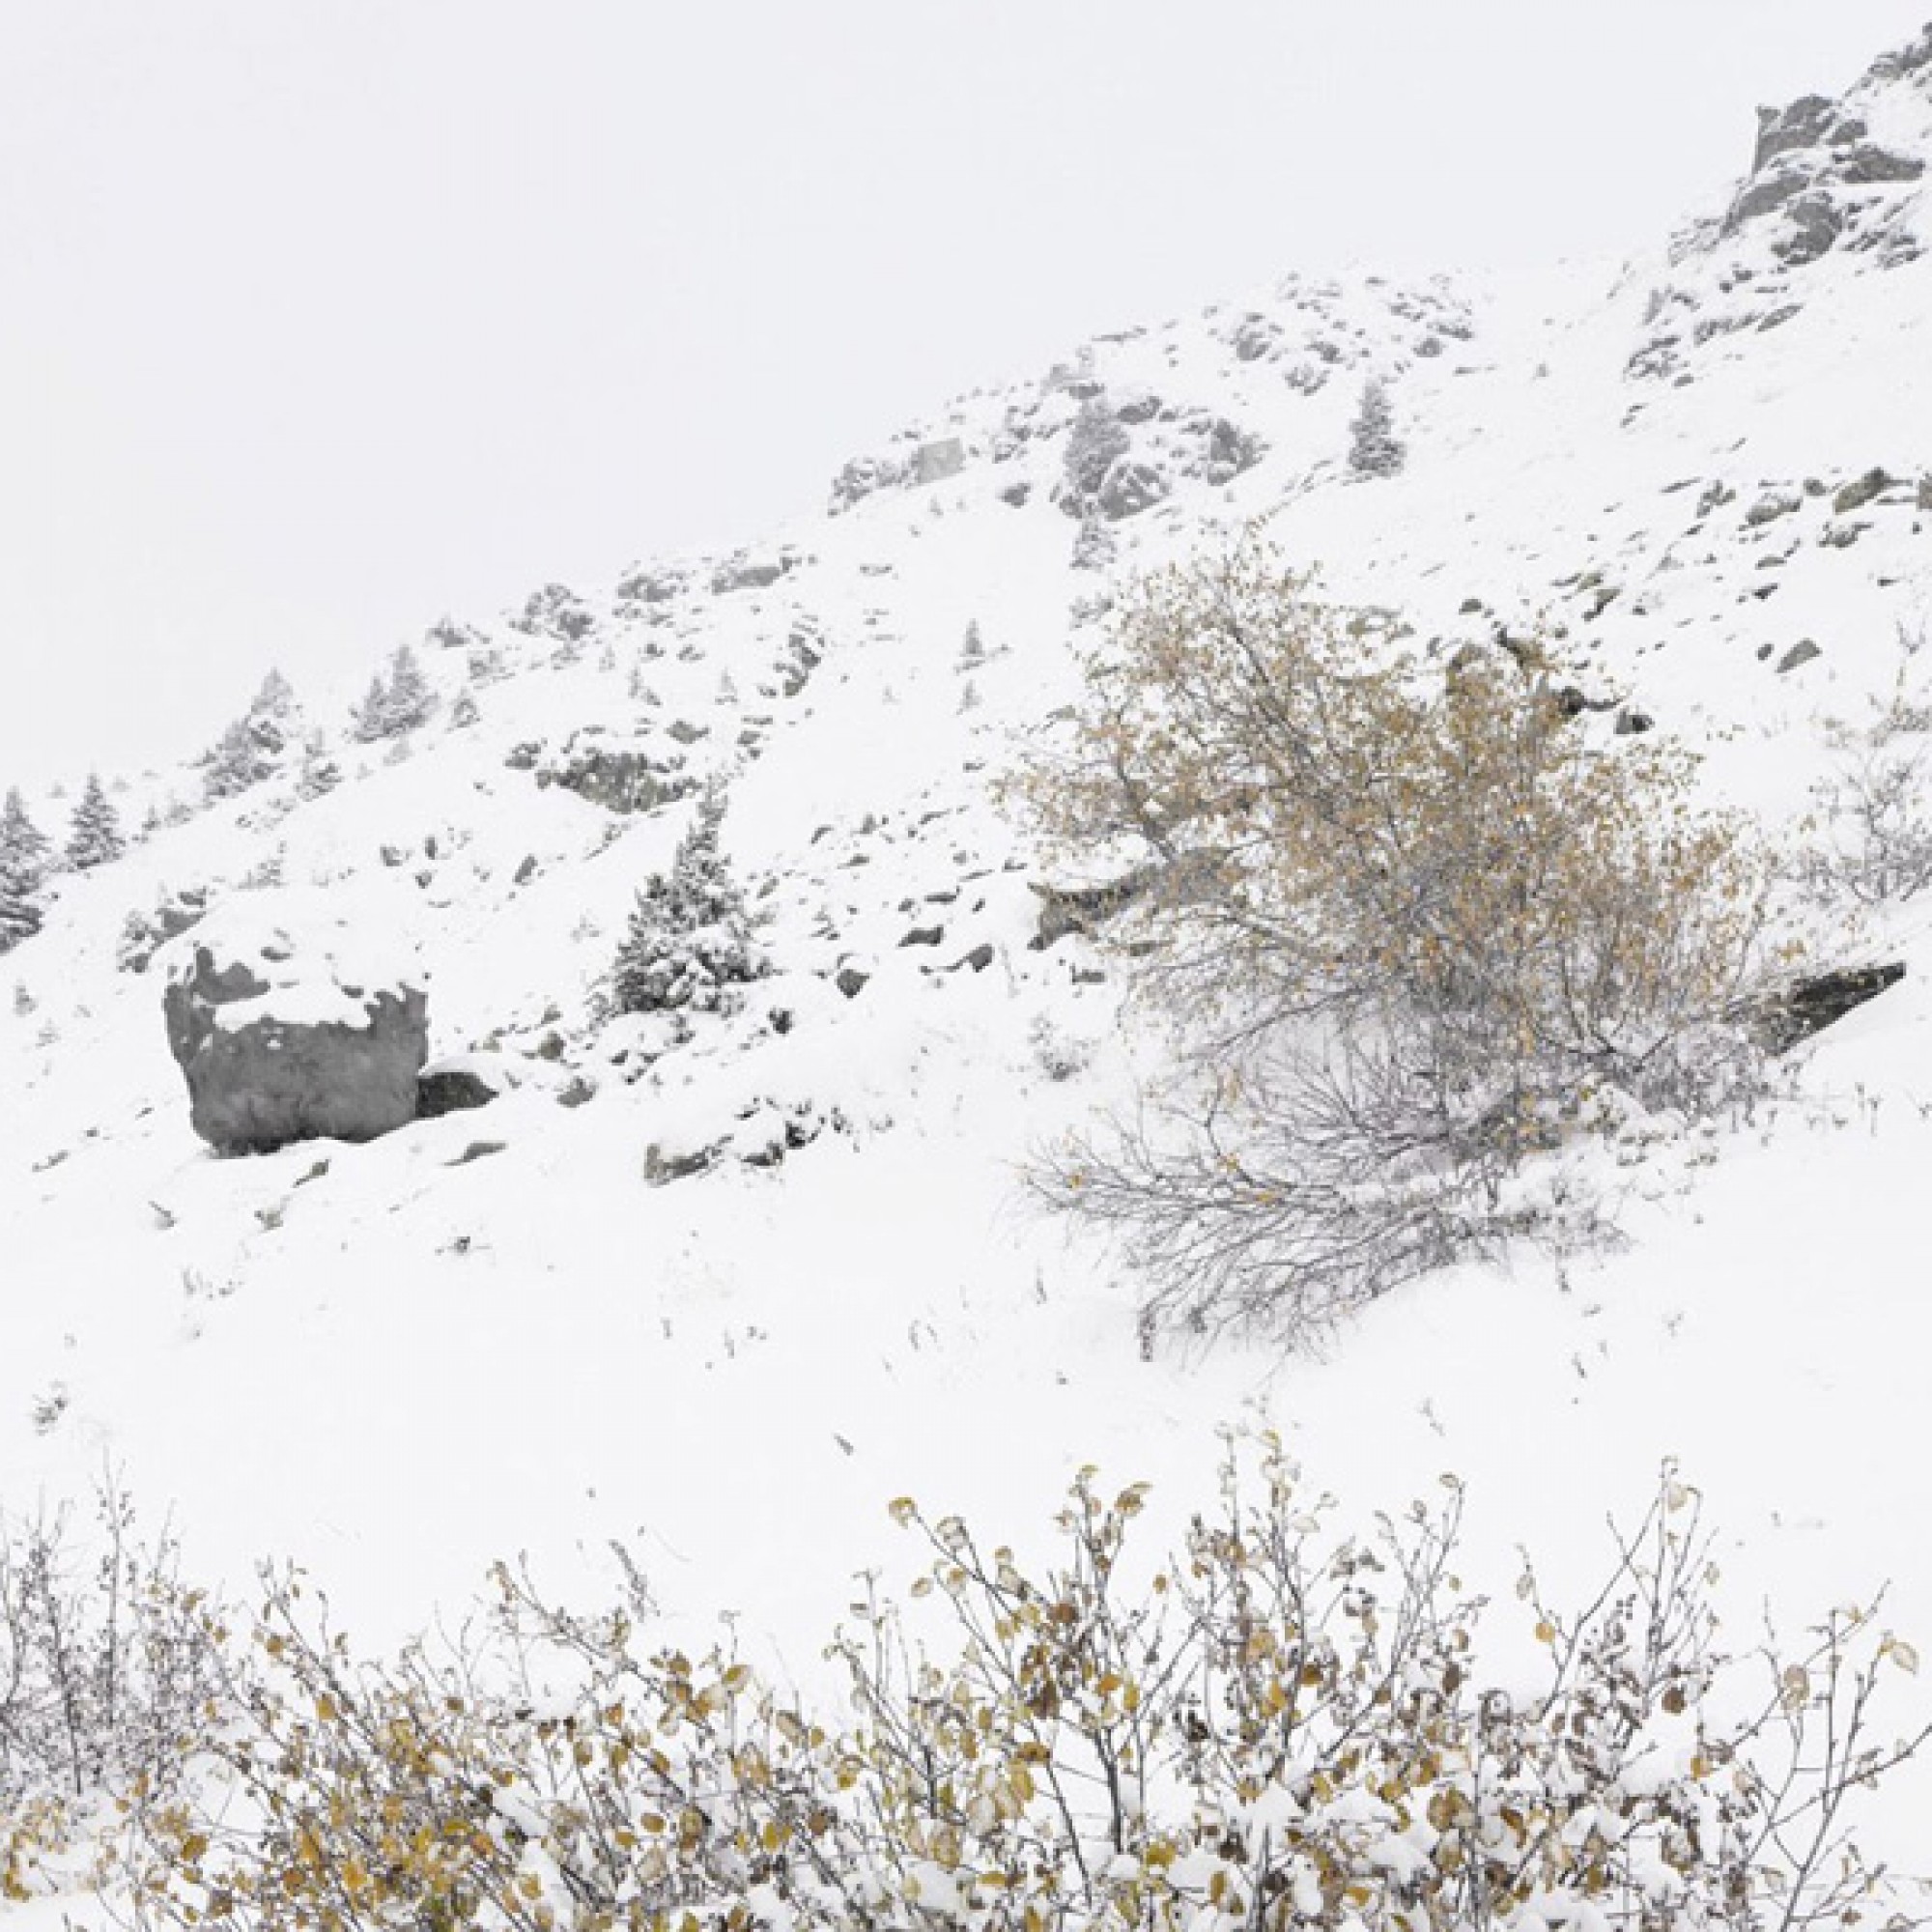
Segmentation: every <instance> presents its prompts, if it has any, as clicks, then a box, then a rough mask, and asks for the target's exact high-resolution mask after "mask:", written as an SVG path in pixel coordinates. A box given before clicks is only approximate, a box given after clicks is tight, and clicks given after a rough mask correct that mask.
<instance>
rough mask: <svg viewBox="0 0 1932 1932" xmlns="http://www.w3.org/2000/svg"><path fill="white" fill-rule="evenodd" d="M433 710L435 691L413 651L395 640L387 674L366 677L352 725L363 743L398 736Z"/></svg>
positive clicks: (427, 716) (371, 742)
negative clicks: (367, 683)
mask: <svg viewBox="0 0 1932 1932" xmlns="http://www.w3.org/2000/svg"><path fill="white" fill-rule="evenodd" d="M435 710H436V693H435V691H434V690H433V689H432V688H431V686H430V681H429V679H428V678H427V677H426V676H425V675H424V674H423V668H422V666H421V665H420V664H419V663H418V662H417V660H416V654H415V652H414V651H412V650H411V648H410V647H409V645H408V644H398V645H397V646H396V650H395V655H394V656H393V657H391V658H390V660H389V674H388V676H387V677H384V676H383V675H382V674H381V673H380V672H379V673H378V674H377V675H376V676H375V677H373V678H371V679H370V681H369V689H368V690H367V691H366V692H365V693H364V694H363V696H362V702H361V703H360V704H358V705H357V706H356V707H355V716H354V718H353V719H352V721H351V728H352V729H353V730H354V731H355V736H356V737H357V738H359V739H360V740H361V741H362V742H363V743H364V744H365V745H368V744H374V743H375V742H376V741H377V740H378V739H380V738H400V737H401V736H402V735H403V734H404V733H405V732H407V731H413V730H414V729H415V728H416V726H417V725H422V724H425V723H427V722H428V720H429V719H430V717H431V716H432V715H433V714H434V712H435Z"/></svg>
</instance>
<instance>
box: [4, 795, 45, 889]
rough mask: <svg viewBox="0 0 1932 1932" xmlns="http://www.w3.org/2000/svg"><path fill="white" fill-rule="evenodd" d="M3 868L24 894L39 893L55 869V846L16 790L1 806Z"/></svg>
mask: <svg viewBox="0 0 1932 1932" xmlns="http://www.w3.org/2000/svg"><path fill="white" fill-rule="evenodd" d="M0 868H4V869H5V870H6V871H7V872H9V873H10V874H11V876H12V877H13V878H14V882H15V884H16V885H17V886H18V887H19V889H20V890H21V891H22V892H25V893H29V894H32V893H37V892H39V891H40V889H41V887H42V886H43V884H44V883H45V882H46V876H47V874H48V872H50V871H51V870H52V869H53V844H52V841H51V840H49V838H47V835H46V834H45V833H44V832H43V831H42V830H41V828H40V827H39V826H38V825H36V824H35V823H34V821H33V820H32V818H30V817H29V816H28V815H27V806H26V801H25V800H24V799H22V798H21V796H20V793H19V788H18V787H17V786H15V787H14V789H12V790H10V791H9V792H8V794H7V803H6V804H5V805H4V806H0Z"/></svg>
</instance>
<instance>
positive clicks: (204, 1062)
mask: <svg viewBox="0 0 1932 1932" xmlns="http://www.w3.org/2000/svg"><path fill="white" fill-rule="evenodd" d="M248 896H249V898H250V899H253V898H256V897H258V896H259V897H264V898H266V897H267V896H268V895H248ZM352 937H353V936H352V935H348V934H346V933H345V932H344V931H343V930H342V929H341V927H340V925H339V923H338V924H337V925H336V927H335V928H334V929H331V928H330V926H329V925H328V923H327V922H326V921H325V920H322V919H319V918H318V917H317V915H316V914H315V912H314V910H313V909H312V908H311V910H310V912H309V914H308V916H307V917H306V918H305V919H301V920H297V919H293V918H292V919H290V920H289V921H288V922H287V923H286V924H282V923H277V922H276V921H275V919H274V918H273V916H272V911H271V909H270V908H266V907H262V906H257V905H252V904H250V905H247V906H246V907H245V908H244V913H243V914H242V915H241V916H236V915H235V912H234V902H232V901H231V903H230V905H229V906H225V907H223V908H221V909H220V910H219V911H218V912H217V913H216V914H213V915H211V917H210V918H209V920H207V921H206V922H204V923H203V926H202V928H201V934H200V937H199V938H198V940H197V943H196V945H195V946H194V948H193V950H192V952H191V953H190V954H189V956H187V957H186V958H185V959H184V960H182V961H181V962H180V963H178V964H177V966H176V968H175V969H174V971H173V972H172V973H171V974H170V976H169V982H168V986H167V990H166V992H165V994H164V996H163V1000H162V1010H163V1015H164V1017H165V1020H166V1023H167V1035H168V1045H169V1047H170V1049H171V1050H172V1051H173V1053H174V1057H175V1060H176V1063H177V1064H178V1065H180V1067H181V1069H182V1072H183V1075H184V1076H185V1079H186V1081H187V1089H188V1098H189V1103H190V1118H191V1119H192V1121H193V1123H194V1129H195V1131H196V1132H197V1133H198V1134H199V1135H200V1136H201V1137H202V1139H204V1140H205V1141H207V1142H208V1143H209V1144H210V1146H212V1147H213V1148H214V1149H215V1150H216V1151H218V1152H221V1153H265V1152H269V1151H272V1150H273V1149H276V1148H279V1147H285V1146H287V1145H288V1144H289V1143H290V1142H292V1141H299V1140H313V1139H318V1138H327V1139H333V1140H346V1141H367V1140H374V1139H376V1138H377V1137H378V1136H379V1135H382V1134H386V1133H390V1132H393V1131H394V1129H396V1128H397V1127H400V1126H404V1125H406V1124H407V1123H408V1122H411V1121H412V1120H413V1119H414V1118H415V1115H416V1077H417V1075H418V1074H419V1073H420V1072H421V1070H422V1066H423V1063H424V1061H425V1060H426V1059H427V1058H428V1050H429V1049H428V1042H429V1025H428V1005H429V1003H428V1000H427V998H426V996H425V995H424V993H423V992H422V991H421V989H420V988H419V987H415V986H412V985H409V984H407V983H405V982H404V981H403V980H400V979H395V980H390V981H389V982H388V983H376V982H375V981H374V980H373V979H365V978H363V977H362V976H361V975H360V973H359V971H358V970H357V969H355V968H353V967H350V966H348V965H347V964H346V963H345V962H346V959H347V957H348V949H347V946H346V945H345V943H344V942H345V941H347V940H348V939H350V938H352ZM352 975H354V977H352Z"/></svg>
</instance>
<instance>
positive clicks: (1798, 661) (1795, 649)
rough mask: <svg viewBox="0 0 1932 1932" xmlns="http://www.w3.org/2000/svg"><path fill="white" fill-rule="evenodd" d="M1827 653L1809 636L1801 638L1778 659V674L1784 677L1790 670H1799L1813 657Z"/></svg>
mask: <svg viewBox="0 0 1932 1932" xmlns="http://www.w3.org/2000/svg"><path fill="white" fill-rule="evenodd" d="M1824 655H1825V654H1824V652H1823V651H1821V650H1820V649H1819V648H1818V646H1817V645H1816V644H1815V643H1813V642H1812V641H1811V639H1809V638H1800V639H1799V640H1798V641H1797V642H1796V643H1795V644H1793V645H1792V647H1791V648H1790V649H1789V650H1788V651H1786V652H1785V654H1784V655H1783V656H1782V657H1781V658H1779V659H1778V661H1777V674H1778V676H1779V677H1782V676H1783V675H1784V673H1785V672H1786V671H1788V670H1797V669H1798V668H1799V667H1800V666H1802V665H1808V664H1809V663H1810V662H1811V660H1812V659H1813V658H1820V657H1823V656H1824Z"/></svg>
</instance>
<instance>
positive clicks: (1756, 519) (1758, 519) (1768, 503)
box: [1745, 490, 1804, 527]
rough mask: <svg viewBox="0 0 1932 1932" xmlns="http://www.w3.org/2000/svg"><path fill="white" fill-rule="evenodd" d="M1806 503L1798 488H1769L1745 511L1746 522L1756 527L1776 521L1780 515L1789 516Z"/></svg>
mask: <svg viewBox="0 0 1932 1932" xmlns="http://www.w3.org/2000/svg"><path fill="white" fill-rule="evenodd" d="M1803 507H1804V497H1803V495H1802V494H1801V493H1800V492H1798V491H1796V490H1767V491H1766V492H1765V493H1764V495H1763V496H1762V497H1759V498H1758V499H1757V501H1756V502H1755V503H1753V504H1752V505H1751V506H1750V508H1749V509H1748V510H1747V511H1746V512H1745V522H1746V523H1747V524H1749V525H1751V526H1754V527H1755V526H1760V525H1764V524H1770V523H1776V521H1777V519H1778V518H1779V517H1788V516H1790V514H1791V513H1792V511H1794V510H1797V509H1802V508H1803Z"/></svg>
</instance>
